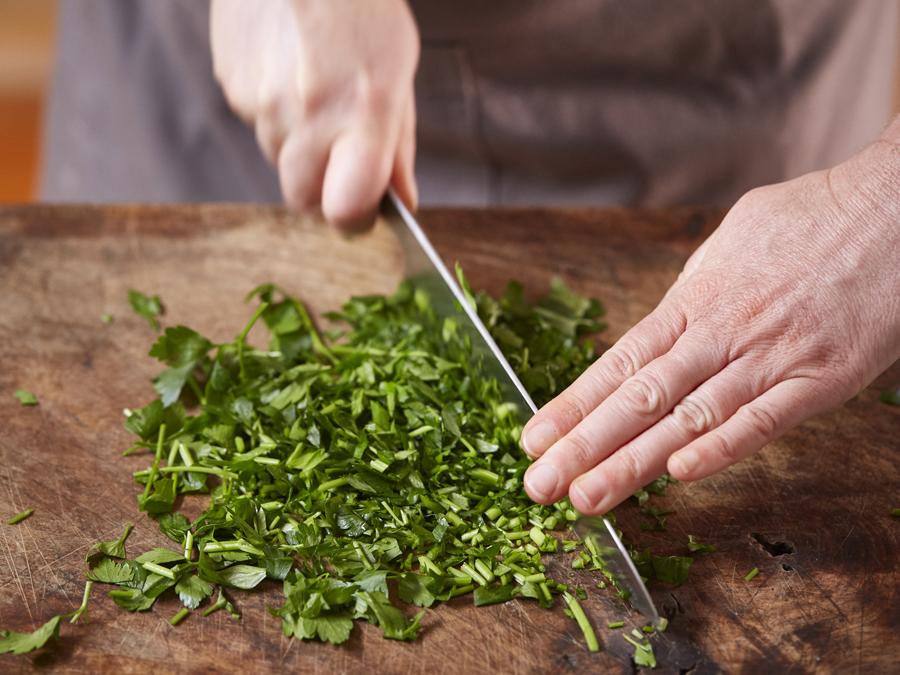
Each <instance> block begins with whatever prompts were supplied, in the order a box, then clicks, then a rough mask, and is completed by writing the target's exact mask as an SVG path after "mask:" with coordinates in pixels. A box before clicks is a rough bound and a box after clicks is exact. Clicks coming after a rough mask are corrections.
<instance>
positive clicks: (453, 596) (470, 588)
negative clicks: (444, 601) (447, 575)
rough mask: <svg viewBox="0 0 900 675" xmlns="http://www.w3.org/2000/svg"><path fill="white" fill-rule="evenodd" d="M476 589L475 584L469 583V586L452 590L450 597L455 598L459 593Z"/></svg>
mask: <svg viewBox="0 0 900 675" xmlns="http://www.w3.org/2000/svg"><path fill="white" fill-rule="evenodd" d="M474 590H475V586H473V585H472V584H469V585H468V586H460V587H459V588H454V589H453V590H452V591H450V597H451V598H455V597H456V596H458V595H465V594H466V593H471V592H472V591H474Z"/></svg>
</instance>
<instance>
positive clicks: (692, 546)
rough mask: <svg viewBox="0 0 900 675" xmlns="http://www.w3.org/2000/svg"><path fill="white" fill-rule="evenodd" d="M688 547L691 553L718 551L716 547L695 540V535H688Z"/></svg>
mask: <svg viewBox="0 0 900 675" xmlns="http://www.w3.org/2000/svg"><path fill="white" fill-rule="evenodd" d="M687 547H688V551H690V552H691V553H695V552H700V553H712V552H713V551H715V550H716V547H715V546H710V545H709V544H701V543H700V542H698V541H697V540H696V539H695V538H694V535H692V534H689V535H688V545H687Z"/></svg>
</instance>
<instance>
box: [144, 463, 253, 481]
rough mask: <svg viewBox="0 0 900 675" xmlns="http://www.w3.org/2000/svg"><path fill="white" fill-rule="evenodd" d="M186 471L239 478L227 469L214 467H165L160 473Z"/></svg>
mask: <svg viewBox="0 0 900 675" xmlns="http://www.w3.org/2000/svg"><path fill="white" fill-rule="evenodd" d="M185 471H190V472H191V473H209V474H212V475H213V476H219V477H220V478H232V479H234V478H237V477H238V475H237V474H236V473H234V472H233V471H227V470H225V469H219V468H217V467H214V466H198V465H196V464H195V465H194V466H164V467H162V468H161V469H159V473H183V472H185Z"/></svg>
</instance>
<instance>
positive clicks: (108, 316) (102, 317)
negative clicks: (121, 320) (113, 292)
mask: <svg viewBox="0 0 900 675" xmlns="http://www.w3.org/2000/svg"><path fill="white" fill-rule="evenodd" d="M100 320H101V321H102V322H103V323H113V322H114V321H115V320H116V317H114V316H113V315H112V314H101V315H100Z"/></svg>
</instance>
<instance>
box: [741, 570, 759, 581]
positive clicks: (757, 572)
mask: <svg viewBox="0 0 900 675" xmlns="http://www.w3.org/2000/svg"><path fill="white" fill-rule="evenodd" d="M757 574H759V568H758V567H754V568H753V569H752V570H750V573H749V574H748V575H747V576H745V577H744V581H751V580H752V579H753V577H755V576H756V575H757Z"/></svg>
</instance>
